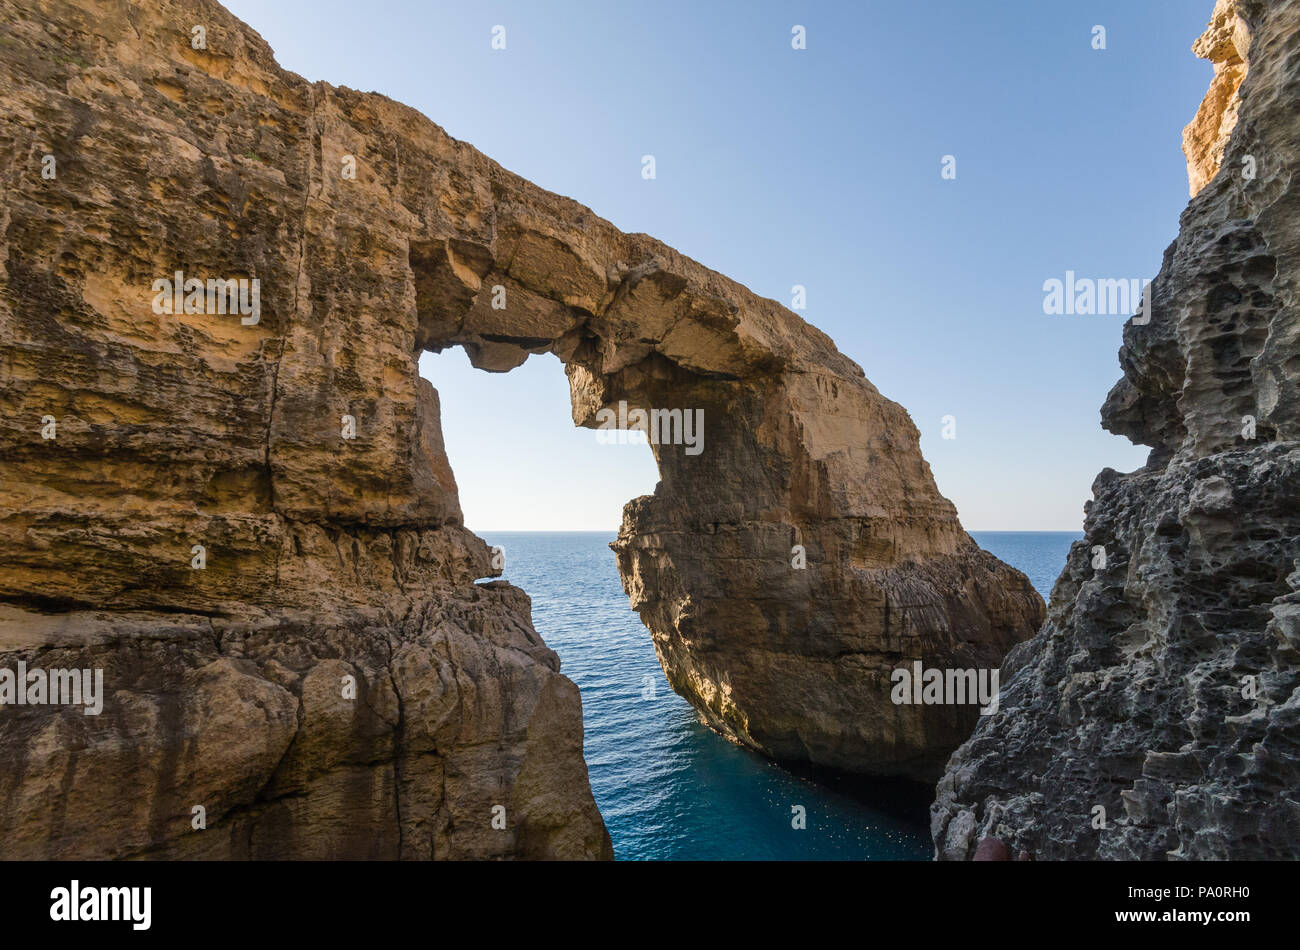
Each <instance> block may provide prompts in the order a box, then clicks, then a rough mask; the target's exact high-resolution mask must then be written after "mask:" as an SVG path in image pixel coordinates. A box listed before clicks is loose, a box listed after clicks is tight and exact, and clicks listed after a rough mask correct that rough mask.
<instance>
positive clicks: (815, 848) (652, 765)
mask: <svg viewBox="0 0 1300 950" xmlns="http://www.w3.org/2000/svg"><path fill="white" fill-rule="evenodd" d="M482 536H483V537H484V538H485V539H486V540H487V541H488V543H489V544H494V545H501V546H502V547H503V548H504V549H505V553H506V567H505V575H504V576H505V578H506V579H507V580H509V581H510V582H511V583H513V584H515V585H517V586H519V587H522V588H523V589H524V590H526V591H527V592H528V593H529V595H530V596H531V597H532V600H533V624H534V626H536V628H537V631H538V633H540V634H541V635H542V637H543V638H544V639H545V640H546V643H547V644H548V645H549V646H550V647H551V649H553V650H555V651H556V652H557V653H558V654H559V655H560V659H561V661H562V662H563V669H564V673H565V674H566V675H567V676H569V677H570V678H571V679H572V680H573V681H574V682H575V683H577V684H578V687H579V689H581V691H582V707H583V723H584V726H585V730H586V737H585V753H586V758H587V766H588V768H589V770H590V775H591V788H592V792H593V793H594V794H595V796H596V803H597V805H599V806H600V812H601V814H602V815H603V816H604V818H605V823H606V825H608V827H609V833H610V836H611V837H612V838H613V841H614V855H615V857H616V858H619V859H621V860H644V859H675V860H714V859H722V860H758V859H812V860H837V859H842V860H872V861H881V860H928V859H929V858H930V856H931V854H932V847H931V844H930V836H929V828H928V809H929V805H930V799H931V792H932V790H931V789H930V788H928V787H925V786H918V785H910V784H899V783H891V784H881V783H869V782H861V781H857V782H851V781H850V780H847V779H844V778H832V777H828V776H818V778H819V779H821V780H822V781H820V782H814V781H812V780H810V779H809V778H807V777H805V776H800V775H795V774H793V773H791V772H789V771H787V770H786V769H784V768H781V767H780V766H777V765H774V764H772V763H771V762H769V761H767V760H766V759H764V758H762V757H761V756H758V755H755V754H754V753H752V752H749V751H748V750H746V749H742V748H740V747H738V746H736V745H733V744H732V743H730V742H728V741H727V740H725V739H723V738H722V737H721V736H718V735H717V734H716V733H713V732H711V731H710V730H708V729H707V728H705V727H704V726H702V725H700V723H699V721H698V720H697V719H696V718H695V713H694V711H693V710H692V709H691V707H690V706H689V705H687V703H686V701H685V700H684V699H682V698H681V697H680V696H678V695H677V694H676V693H674V692H673V691H672V690H671V689H669V687H668V683H667V681H666V680H665V679H664V675H663V671H662V670H661V669H660V668H659V662H658V660H656V659H655V654H654V648H653V647H652V646H651V645H650V635H649V634H648V633H647V632H646V630H645V628H644V627H643V626H642V625H641V621H640V620H639V619H638V617H637V615H636V614H635V613H633V612H632V610H631V609H630V608H629V607H628V603H627V597H626V596H625V595H624V593H623V589H622V587H621V586H620V584H619V579H618V568H617V566H616V565H615V562H614V554H613V552H612V551H610V550H609V542H610V541H612V540H614V535H613V534H612V533H605V532H566V533H542V532H537V533H534V532H528V533H522V532H521V533H511V532H500V531H494V532H482ZM1077 537H1079V535H1074V534H1059V535H1058V534H1045V533H1044V534H1039V533H1032V534H1015V533H1001V532H990V533H976V534H975V538H976V540H977V541H978V542H979V543H980V544H981V545H982V546H983V547H985V548H986V549H988V550H989V551H992V552H993V553H994V554H996V555H998V556H999V557H1001V558H1002V559H1004V560H1005V561H1007V562H1008V563H1009V564H1013V565H1015V566H1016V567H1018V568H1020V569H1021V570H1023V571H1024V572H1025V573H1026V574H1028V575H1029V577H1030V579H1031V581H1033V583H1034V585H1035V587H1037V588H1038V589H1039V590H1040V591H1041V592H1043V594H1044V596H1046V593H1047V588H1048V587H1050V585H1051V583H1052V582H1053V581H1054V580H1055V579H1056V575H1057V574H1058V573H1059V572H1060V570H1061V566H1062V565H1063V564H1064V562H1065V552H1066V551H1067V550H1068V549H1069V545H1070V541H1072V540H1073V539H1075V538H1077ZM651 685H653V687H654V688H653V693H652V694H651V693H650V692H649V689H648V688H649V687H650V686H651ZM794 806H800V807H802V808H803V809H804V811H805V813H806V828H804V829H795V828H794V827H792V818H793V816H794V812H793V811H792V809H793V807H794Z"/></svg>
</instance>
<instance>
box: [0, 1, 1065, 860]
mask: <svg viewBox="0 0 1300 950" xmlns="http://www.w3.org/2000/svg"><path fill="white" fill-rule="evenodd" d="M0 10H2V11H3V18H4V25H5V28H6V30H5V35H4V38H3V39H2V40H0V95H2V97H3V102H4V106H5V108H4V110H3V112H0V156H2V157H3V167H4V168H5V169H6V171H5V178H4V179H3V181H2V183H0V184H2V186H3V193H0V267H3V270H2V271H0V361H2V362H0V365H2V366H3V370H4V375H3V387H2V389H0V400H3V414H2V416H0V427H3V428H2V429H0V432H3V445H4V449H5V451H4V452H3V453H2V454H0V466H3V478H4V486H5V489H4V496H3V498H2V499H0V501H2V503H3V504H2V505H0V563H2V564H3V567H2V568H0V601H3V604H4V605H5V613H4V615H3V617H0V651H3V652H2V653H0V660H3V661H4V662H3V663H0V666H3V665H8V666H11V667H12V666H13V665H14V663H15V662H16V661H17V660H18V659H20V658H21V659H23V660H24V661H25V662H27V663H28V664H29V665H39V666H43V667H50V668H82V667H98V668H102V669H104V670H105V671H106V689H107V693H108V695H107V697H106V703H105V711H104V713H103V715H102V716H99V717H85V716H83V715H82V714H81V712H80V711H79V710H66V709H60V708H54V707H27V708H24V709H12V708H7V709H5V710H3V711H0V759H3V760H4V761H6V762H11V763H16V764H15V765H14V766H13V767H10V768H6V769H4V770H0V793H2V794H0V842H3V844H2V845H0V848H3V852H4V856H5V857H76V856H105V857H122V856H173V855H180V856H208V857H394V856H400V857H439V858H440V857H480V856H481V857H490V856H538V857H607V856H608V855H609V853H610V847H609V839H608V836H607V835H606V834H605V831H604V828H603V826H602V823H601V821H600V818H599V815H598V814H597V813H596V809H595V806H594V804H593V802H592V798H591V794H590V791H589V788H588V784H587V778H586V771H585V766H584V765H583V762H582V758H581V745H582V731H581V717H580V707H579V701H578V696H577V692H576V690H575V689H574V687H573V685H572V683H570V682H569V681H568V680H567V679H565V678H564V677H563V676H561V675H560V674H559V672H558V662H557V660H556V658H555V656H554V654H552V653H551V652H550V651H549V650H548V649H547V648H546V647H545V646H544V644H543V643H542V642H541V640H540V639H539V638H538V636H537V635H536V633H535V632H534V631H533V629H532V627H531V624H530V622H529V610H528V602H527V599H526V597H525V596H524V595H523V594H522V593H521V592H519V591H517V590H515V589H514V588H512V587H510V586H509V585H506V584H504V583H502V582H494V583H486V584H482V583H475V581H476V579H479V578H484V577H489V576H495V575H497V574H499V573H500V572H499V571H497V570H495V569H494V568H493V567H492V565H491V564H490V563H489V554H488V551H487V549H486V547H485V546H484V544H483V543H482V542H481V541H480V540H478V539H477V538H475V537H474V536H473V535H472V534H470V533H469V532H467V531H466V530H465V529H464V528H463V526H462V524H461V516H460V509H459V504H458V502H457V498H456V486H455V480H454V478H453V476H452V473H451V468H450V466H449V464H448V461H447V459H446V456H445V452H444V450H443V446H442V441H441V434H440V431H439V420H438V401H437V395H436V393H435V392H434V390H433V389H432V387H430V385H429V384H428V383H426V382H423V381H422V380H420V379H419V377H418V374H417V359H418V356H419V353H420V352H421V351H422V350H425V349H435V350H436V349H441V348H445V347H448V346H454V345H460V346H463V347H464V348H465V349H466V350H467V351H468V353H469V354H470V357H471V359H472V360H473V361H474V363H475V364H476V365H478V366H480V367H482V368H485V369H489V370H495V371H503V370H507V369H510V368H511V367H513V366H516V365H518V364H520V363H521V362H523V361H524V360H525V359H527V357H528V356H529V355H530V354H537V353H545V352H550V353H554V354H557V355H558V356H559V357H560V358H561V359H562V360H563V361H564V363H565V364H566V370H567V372H568V376H569V380H570V385H571V391H572V396H573V418H574V421H575V422H576V423H578V424H579V425H585V426H594V425H596V424H597V423H598V421H599V413H600V412H601V410H604V409H611V408H615V407H617V405H618V403H619V402H620V401H626V402H627V403H629V404H631V405H632V406H634V407H645V408H660V409H668V410H671V409H684V410H687V411H690V412H692V413H694V412H695V411H696V410H702V411H703V413H704V419H705V430H704V433H703V435H704V440H705V441H704V443H703V446H702V451H700V452H699V453H698V454H691V453H688V452H687V451H686V448H687V446H684V445H674V444H665V445H660V446H656V448H655V454H656V458H657V459H658V463H659V467H660V472H661V476H662V481H661V483H660V485H659V487H658V489H657V491H656V493H655V495H654V496H651V497H646V498H641V499H636V500H634V501H633V502H631V503H630V504H629V506H628V508H627V511H626V513H625V518H624V524H623V527H622V530H621V532H620V536H619V540H618V542H617V544H616V545H615V547H616V549H617V557H618V560H619V566H620V570H621V572H622V575H623V578H624V584H625V586H626V588H627V590H628V593H629V595H630V597H631V600H632V604H633V606H634V607H636V608H637V609H638V610H639V611H640V613H641V616H642V617H643V618H644V620H645V621H646V623H647V625H648V626H649V628H650V630H651V633H652V634H653V636H654V639H655V644H656V648H657V649H658V652H659V656H660V659H661V661H662V662H663V664H664V667H665V669H666V670H667V672H668V676H669V679H670V681H671V682H672V683H673V685H674V687H675V688H677V689H678V690H680V691H681V692H682V693H683V694H684V695H686V696H687V697H688V698H689V699H691V701H692V702H694V703H695V704H696V706H697V708H699V709H700V710H701V712H702V714H703V715H704V716H705V718H706V719H707V720H708V721H709V723H710V724H712V725H713V726H714V727H715V728H717V729H719V730H721V731H723V732H724V733H726V734H727V735H730V736H732V737H734V738H736V739H737V740H739V741H741V742H745V743H747V744H749V745H751V746H753V747H755V748H757V749H760V750H762V751H764V752H767V753H768V754H770V755H773V756H776V757H779V758H783V759H792V760H802V761H812V762H817V763H821V764H826V765H831V766H837V767H842V768H846V769H852V770H855V771H864V772H877V773H881V774H906V775H914V776H918V777H925V776H930V777H932V776H933V775H935V774H937V772H938V769H939V767H940V766H941V764H942V762H943V760H944V758H945V757H946V755H947V754H948V752H949V751H950V750H951V749H952V748H954V747H955V746H956V744H957V743H958V742H960V741H961V739H962V738H964V736H966V735H967V734H969V730H970V728H971V725H972V722H973V721H974V719H975V718H976V707H975V706H974V705H966V706H961V707H954V706H925V705H922V706H896V705H894V704H892V703H891V702H890V699H889V692H890V680H889V675H890V672H891V671H892V670H893V669H894V668H896V667H900V666H909V665H910V663H911V662H912V661H913V660H919V661H922V662H923V663H924V664H925V665H926V666H927V667H938V668H945V667H987V666H992V665H996V664H997V663H998V662H999V661H1000V659H1001V657H1002V655H1003V653H1004V652H1005V650H1006V649H1007V648H1008V647H1009V646H1010V645H1011V644H1012V643H1014V642H1016V641H1017V640H1020V639H1023V638H1024V637H1026V636H1028V635H1029V634H1030V633H1031V632H1032V630H1033V629H1034V628H1035V627H1036V626H1037V624H1038V622H1039V620H1040V619H1041V615H1042V603H1041V600H1040V599H1039V598H1038V596H1037V595H1036V594H1035V593H1034V592H1033V590H1032V589H1031V588H1030V586H1029V584H1028V582H1027V580H1026V579H1025V578H1024V576H1023V575H1021V574H1019V572H1016V571H1013V570H1011V569H1010V568H1008V567H1007V566H1006V565H1003V564H1001V563H1000V562H998V561H997V560H996V559H994V558H993V557H991V556H990V555H988V554H987V553H985V552H983V551H981V550H979V549H978V548H977V547H976V545H975V544H974V543H973V542H972V541H971V539H970V538H969V537H968V536H967V535H966V534H965V533H964V532H963V531H962V529H961V527H960V525H959V524H958V522H957V518H956V515H955V512H954V510H953V507H952V505H951V504H950V503H949V502H948V501H947V500H946V499H944V498H943V497H942V496H941V495H939V493H938V491H937V490H936V488H935V485H934V481H933V478H932V477H931V475H930V472H929V469H928V467H927V466H926V464H925V462H924V461H923V460H922V458H921V455H920V452H919V449H918V438H917V432H916V430H915V428H914V426H913V425H912V423H911V421H910V419H909V418H908V417H907V414H906V413H905V412H904V411H903V410H902V409H901V408H900V407H899V406H897V405H895V404H894V403H892V402H890V401H889V400H887V399H885V398H883V397H882V396H881V395H880V394H879V393H878V392H877V391H876V390H875V388H874V387H872V386H871V384H870V383H869V382H867V381H866V379H865V378H864V377H863V373H862V370H861V369H860V368H859V367H858V366H856V365H855V364H854V363H853V362H852V361H851V360H849V359H847V358H846V357H844V356H843V355H841V354H840V353H839V352H837V351H836V349H835V348H834V346H833V344H832V343H831V341H830V340H829V339H827V338H826V337H825V336H824V335H823V334H821V333H819V332H818V331H816V330H814V329H813V328H811V327H809V326H807V325H806V324H804V323H803V322H802V321H801V320H799V319H798V318H797V317H796V316H794V315H793V314H792V313H790V312H789V311H787V310H785V309H784V308H782V307H781V306H779V305H778V304H776V303H775V302H773V301H770V300H763V299H760V298H758V297H756V296H755V295H753V294H752V293H750V292H749V291H747V290H746V289H745V288H743V287H740V286H739V285H737V284H735V283H734V282H732V281H729V280H727V279H726V278H724V277H721V276H720V275H718V274H716V273H713V272H712V271H709V270H707V269H706V268H704V267H702V266H700V265H699V264H697V263H695V262H694V261H691V260H689V259H687V258H685V257H683V256H681V255H679V254H677V253H676V252H675V251H673V250H672V249H671V248H668V247H666V246H664V245H662V244H660V243H658V242H656V241H654V240H653V239H651V238H649V237H646V236H645V235H626V234H623V233H621V232H619V231H618V230H616V229H615V228H614V227H613V226H612V225H610V224H609V223H608V222H605V221H603V220H601V219H600V218H598V217H596V216H595V215H594V214H593V213H592V212H591V211H589V210H588V209H586V208H584V207H582V206H581V205H578V204H577V203H575V202H573V201H571V200H569V199H566V198H561V197H559V196H556V195H553V194H550V193H548V192H545V191H543V190H541V189H539V188H537V187H535V186H533V185H532V184H530V183H529V182H527V181H524V180H523V179H521V178H519V177H518V176H515V175H512V174H510V173H509V172H506V171H504V170H503V169H501V168H500V167H499V166H497V165H496V164H495V163H493V162H491V161H489V160H488V159H487V158H485V157H484V156H482V155H480V154H479V153H478V152H476V151H475V150H474V149H472V148H470V147H469V146H467V145H465V144H463V143H460V142H457V141H455V140H454V139H452V138H450V137H449V136H447V135H446V134H445V133H444V132H443V131H442V130H441V129H439V128H438V127H437V126H435V125H433V124H432V123H431V122H429V121H428V120H427V119H425V118H424V117H423V116H421V115H419V114H418V113H416V112H414V111H413V110H411V109H409V108H406V107H405V106H402V105H400V104H398V103H395V102H392V101H391V100H388V99H386V98H384V97H382V96H380V95H376V94H363V93H358V92H354V91H352V90H348V89H337V88H334V87H331V86H329V85H327V84H324V83H315V84H312V83H308V82H306V81H304V80H303V79H301V78H300V77H298V76H296V75H293V74H290V73H287V72H285V71H283V70H281V69H280V68H279V67H278V66H277V65H276V64H275V62H274V59H273V57H272V54H271V51H270V49H269V48H268V47H267V46H266V44H265V43H264V42H263V41H262V40H261V38H260V37H258V36H257V35H256V33H254V32H253V31H252V30H251V29H249V28H248V27H246V26H244V25H243V24H241V23H239V22H238V21H237V20H235V19H234V18H232V17H230V16H229V15H228V14H227V13H225V12H224V11H223V10H221V9H220V8H219V7H216V6H215V5H213V4H210V3H200V2H197V0H176V2H169V0H150V2H146V3H138V4H130V5H121V6H119V7H115V8H113V9H112V10H110V11H109V12H108V13H107V14H106V11H105V8H104V5H103V4H101V3H96V2H91V0H56V2H44V3H40V4H37V3H35V2H17V0H8V2H4V3H3V4H2V5H0ZM195 25H201V26H203V27H204V30H205V37H204V39H205V45H204V47H203V48H195V46H194V44H193V43H192V27H193V26H195ZM45 155H52V156H54V159H55V162H56V167H57V174H56V175H55V176H54V177H49V178H45V177H42V174H41V172H42V168H43V167H44V165H45V163H44V156H45ZM350 169H355V176H351V175H349V174H348V173H347V172H348V171H349V170H350ZM176 272H180V273H181V274H182V277H183V278H197V279H199V280H205V281H206V280H209V279H222V280H234V279H246V280H250V281H251V280H252V279H254V278H255V279H257V280H258V281H259V286H260V310H259V312H258V313H257V314H256V316H257V319H256V320H255V321H253V320H251V319H244V318H245V317H249V316H251V314H235V315H232V314H228V313H226V314H218V313H210V312H203V310H204V307H198V308H197V309H198V311H199V312H184V311H185V310H186V309H187V308H186V307H181V308H180V310H179V311H177V312H169V311H170V310H172V309H175V308H168V307H166V306H165V305H159V307H158V308H156V306H155V305H156V304H157V301H156V300H155V297H156V291H155V289H154V286H153V284H154V282H155V281H157V280H159V279H173V275H174V274H175V273H176ZM250 286H251V285H250ZM164 304H165V301H164ZM205 306H206V305H205ZM159 309H161V310H162V311H163V312H158V310H159ZM47 416H48V417H52V418H53V419H54V420H55V422H56V427H57V431H56V434H55V437H54V438H49V439H47V438H43V436H42V419H43V418H45V417H47ZM349 420H350V421H349ZM349 427H353V428H354V430H355V437H354V438H349V437H347V436H346V431H347V430H348V429H349ZM539 501H540V500H539ZM195 545H202V546H203V548H204V556H205V557H206V566H205V568H204V569H203V570H195V569H194V568H193V566H192V558H193V557H195V556H196V555H195V553H194V546H195ZM796 545H800V546H802V549H803V554H802V555H797V554H796V552H795V551H794V550H793V549H794V548H795V546H796ZM801 556H802V557H806V562H807V563H806V567H802V568H801V569H796V568H795V567H794V566H793V564H792V562H794V561H795V560H796V559H797V558H798V557H801ZM348 677H351V678H354V679H355V681H356V683H357V697H356V698H355V699H348V698H345V697H344V696H343V695H342V693H341V690H340V684H342V683H345V682H346V681H347V678H348ZM495 805H503V806H504V807H505V815H506V828H505V829H504V830H497V829H496V828H493V827H492V826H491V820H492V818H493V817H494V815H493V813H492V810H493V806H495ZM194 806H203V807H204V808H205V809H206V816H207V823H208V828H207V830H206V831H203V832H201V833H198V832H194V831H193V830H192V808H193V807H194Z"/></svg>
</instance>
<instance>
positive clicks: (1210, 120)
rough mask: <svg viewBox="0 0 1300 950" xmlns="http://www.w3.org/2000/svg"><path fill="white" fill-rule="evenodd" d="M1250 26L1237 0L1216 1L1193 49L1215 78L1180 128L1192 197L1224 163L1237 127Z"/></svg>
mask: <svg viewBox="0 0 1300 950" xmlns="http://www.w3.org/2000/svg"><path fill="white" fill-rule="evenodd" d="M1249 49H1250V28H1249V27H1248V26H1247V25H1246V21H1245V20H1243V19H1242V18H1241V15H1240V13H1239V12H1238V2H1237V0H1218V3H1216V4H1215V7H1214V15H1213V16H1212V17H1211V18H1210V25H1209V26H1207V27H1206V28H1205V32H1204V33H1203V34H1201V37H1200V39H1198V40H1197V41H1196V43H1195V44H1193V46H1192V51H1193V52H1194V53H1196V55H1197V56H1199V57H1201V58H1202V59H1208V60H1209V61H1210V62H1211V63H1213V64H1214V80H1213V81H1212V82H1211V83H1210V88H1209V89H1208V90H1206V93H1205V98H1204V99H1203V100H1201V108H1200V109H1198V110H1197V112H1196V116H1195V118H1193V119H1192V121H1191V122H1189V123H1188V124H1187V127H1186V128H1185V129H1183V154H1184V155H1186V156H1187V181H1188V187H1189V188H1190V190H1191V193H1192V197H1193V198H1194V197H1196V195H1197V193H1198V192H1199V191H1200V190H1201V189H1202V188H1204V187H1205V185H1206V183H1207V182H1208V181H1209V180H1210V179H1211V178H1213V177H1214V176H1215V175H1216V174H1218V172H1219V166H1220V165H1222V164H1223V150H1224V149H1225V148H1226V147H1227V144H1228V138H1229V137H1230V136H1231V135H1232V130H1233V129H1234V128H1236V125H1237V110H1238V109H1240V108H1241V96H1240V95H1239V90H1240V89H1241V81H1242V80H1243V79H1245V78H1246V55H1247V52H1248V51H1249Z"/></svg>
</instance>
